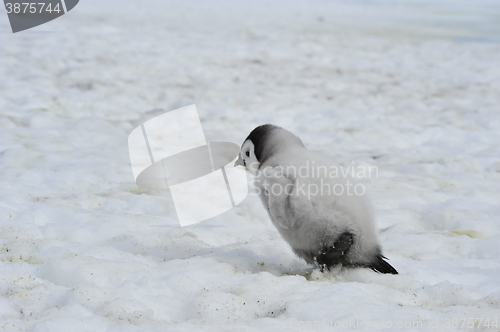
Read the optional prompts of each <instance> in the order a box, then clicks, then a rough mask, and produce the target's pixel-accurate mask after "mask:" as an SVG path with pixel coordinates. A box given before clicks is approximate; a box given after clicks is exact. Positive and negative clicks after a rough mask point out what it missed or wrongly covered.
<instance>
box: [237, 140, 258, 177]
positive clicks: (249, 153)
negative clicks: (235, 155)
mask: <svg viewBox="0 0 500 332" xmlns="http://www.w3.org/2000/svg"><path fill="white" fill-rule="evenodd" d="M240 153H241V159H243V162H244V164H245V167H246V168H247V169H248V170H249V171H250V172H251V173H252V174H256V173H257V170H258V169H259V166H260V163H259V161H258V160H257V157H255V152H254V146H253V143H252V141H245V143H243V145H242V146H241V151H240Z"/></svg>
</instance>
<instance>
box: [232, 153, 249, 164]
mask: <svg viewBox="0 0 500 332" xmlns="http://www.w3.org/2000/svg"><path fill="white" fill-rule="evenodd" d="M236 166H246V165H245V161H244V160H243V158H241V153H239V154H238V160H236V162H235V163H234V167H236Z"/></svg>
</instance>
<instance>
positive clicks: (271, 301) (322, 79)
mask: <svg viewBox="0 0 500 332" xmlns="http://www.w3.org/2000/svg"><path fill="white" fill-rule="evenodd" d="M0 16H2V15H0ZM499 37H500V5H499V4H498V3H495V2H494V1H474V2H468V1H461V0H457V1H439V2H437V1H423V0H422V1H416V0H414V1H401V2H399V1H389V0H384V1H354V2H347V1H326V0H325V1H323V0H314V1H298V0H294V1H284V0H283V1H273V2H270V1H260V0H259V1H247V2H244V1H225V2H210V3H209V2H202V1H189V2H188V1H162V0H149V1H131V0H127V1H125V0H106V1H97V0H82V1H81V2H80V4H79V5H78V6H77V7H76V8H75V9H74V10H73V11H71V12H70V13H69V14H67V15H65V16H63V17H61V18H59V19H57V20H55V21H53V22H50V23H48V24H45V25H43V26H40V27H37V28H35V29H32V30H28V31H25V32H21V33H18V34H12V33H11V32H10V27H9V26H8V20H7V17H6V15H5V16H4V17H1V18H0V128H1V129H0V330H6V331H17V330H20V331H28V330H33V331H148V330H151V331H165V330H175V331H192V330H211V331H215V330H227V331H234V330H263V331H279V330H283V331H284V330H297V329H308V327H314V324H316V329H318V324H320V323H321V324H322V325H321V327H322V328H324V329H325V330H342V329H359V330H362V329H366V330H370V329H371V328H378V329H386V328H390V327H391V326H392V328H397V327H403V328H405V329H406V330H412V329H419V328H420V327H421V329H424V330H435V331H437V330H438V328H439V329H441V330H443V329H451V330H456V329H462V328H463V329H464V330H474V331H480V330H497V331H498V330H499V328H498V327H490V329H488V328H487V325H486V324H485V323H488V324H490V325H491V324H494V322H496V323H497V324H500V322H498V321H497V318H499V317H498V316H499V312H500V283H499V278H500V130H499V128H500V106H499V105H500V38H499ZM193 103H195V104H196V105H197V107H198V111H199V113H200V116H201V119H202V124H203V128H204V130H205V133H206V136H207V139H208V140H209V141H229V142H235V143H238V144H240V143H241V142H242V140H243V139H244V138H245V137H246V135H247V134H248V133H249V132H250V130H251V129H253V128H254V127H255V126H257V125H259V124H263V123H274V124H277V125H281V126H283V127H285V128H287V129H289V130H291V131H292V132H294V133H296V134H297V135H299V136H300V137H301V138H302V140H303V141H304V143H305V144H306V145H307V146H308V147H309V148H311V149H314V150H318V151H322V152H323V153H325V154H328V155H331V156H332V157H333V158H335V159H336V160H337V161H338V162H339V163H342V164H344V165H365V166H367V165H371V166H376V167H378V170H379V173H378V177H372V178H370V179H365V181H364V183H365V184H366V186H367V187H368V188H369V189H370V190H371V193H372V197H373V201H374V204H375V207H376V215H377V225H378V228H379V230H380V237H381V239H382V241H383V247H384V253H385V255H386V256H387V257H389V259H390V263H391V264H392V265H393V266H394V267H395V268H396V269H397V270H398V271H399V273H400V274H399V275H395V276H393V275H380V274H376V273H374V272H372V271H370V270H367V269H354V270H340V271H339V270H336V271H333V272H331V273H327V274H321V273H320V272H318V271H317V270H313V269H312V268H311V267H310V266H307V265H306V264H305V263H304V262H303V261H301V260H300V259H298V258H297V257H295V256H294V255H293V253H292V251H291V249H290V248H289V247H288V245H287V244H286V243H285V241H284V240H282V239H281V238H280V236H279V234H278V233H277V231H276V230H275V229H274V227H273V226H272V224H271V222H270V220H269V219H268V217H267V214H266V212H265V211H264V209H263V208H262V207H261V204H260V201H259V200H258V199H257V197H255V196H251V195H250V196H248V198H247V199H246V200H245V201H244V202H243V203H242V204H240V205H239V206H238V207H237V208H235V209H233V210H231V211H229V212H227V213H225V214H223V215H221V216H219V217H216V218H214V219H212V220H209V221H205V222H202V223H199V224H196V225H194V226H189V227H185V228H180V227H179V225H178V223H177V221H176V219H175V210H174V207H173V205H172V203H171V201H169V200H168V199H167V196H166V193H162V192H159V191H153V190H144V189H141V188H139V187H137V186H136V184H135V183H134V182H133V177H132V172H131V168H130V161H129V156H128V148H127V136H128V134H129V133H130V132H131V130H132V129H134V128H135V127H136V126H137V125H138V124H139V123H141V122H142V121H145V120H147V119H150V118H152V117H154V116H155V115H158V114H161V113H162V112H164V111H168V110H173V109H176V108H179V107H182V106H186V105H190V104H193ZM467 319H469V320H467ZM420 324H421V325H420ZM370 325H371V326H370ZM370 327H371V328H370Z"/></svg>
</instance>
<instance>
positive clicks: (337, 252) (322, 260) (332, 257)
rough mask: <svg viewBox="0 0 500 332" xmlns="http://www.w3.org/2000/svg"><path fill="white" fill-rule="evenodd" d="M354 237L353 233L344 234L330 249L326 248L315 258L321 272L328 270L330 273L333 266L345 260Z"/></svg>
mask: <svg viewBox="0 0 500 332" xmlns="http://www.w3.org/2000/svg"><path fill="white" fill-rule="evenodd" d="M352 242H353V235H352V234H351V233H348V232H345V233H342V234H341V235H340V236H339V238H338V239H337V241H335V243H334V244H333V246H330V247H324V248H323V249H322V250H321V251H320V253H319V254H318V255H317V256H316V257H315V261H316V264H317V265H318V267H319V269H320V271H321V272H323V271H324V270H325V268H326V269H328V271H330V267H331V266H335V265H337V264H340V263H342V262H343V260H344V256H345V254H346V253H347V251H348V250H349V248H350V247H351V245H352Z"/></svg>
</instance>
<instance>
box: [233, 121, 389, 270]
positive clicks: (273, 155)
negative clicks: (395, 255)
mask: <svg viewBox="0 0 500 332" xmlns="http://www.w3.org/2000/svg"><path fill="white" fill-rule="evenodd" d="M237 165H242V166H245V167H246V168H248V169H249V170H250V172H252V173H253V174H254V175H255V177H254V182H253V186H254V188H255V189H256V191H257V193H258V194H259V196H260V199H261V200H262V203H263V205H264V207H265V208H266V209H267V211H268V213H269V217H270V218H271V221H272V222H273V224H274V226H275V227H276V228H277V229H278V231H279V233H280V234H281V236H282V237H283V238H284V239H285V240H286V241H287V242H288V243H289V244H290V246H291V247H292V250H293V252H294V253H295V254H296V255H297V256H299V257H301V258H303V259H304V260H305V261H306V262H307V263H308V264H313V265H316V266H318V267H319V268H320V269H321V271H323V270H324V269H325V268H326V269H328V270H329V269H330V267H332V266H336V265H338V264H342V265H343V266H347V267H368V268H371V269H372V270H374V271H376V272H381V273H391V274H397V273H398V272H397V271H396V270H395V269H394V268H393V267H392V266H391V265H390V264H389V263H388V262H387V261H386V260H385V259H386V258H385V257H384V256H383V255H382V251H381V246H380V242H379V239H378V236H377V233H376V230H375V225H374V217H373V211H372V206H371V203H370V200H369V198H368V197H367V195H366V194H365V195H348V194H347V190H345V189H346V188H347V187H348V186H349V183H351V186H353V185H355V184H356V181H355V180H354V179H352V178H350V177H349V176H348V175H345V174H343V173H342V172H340V171H339V172H337V173H336V174H337V176H331V173H329V172H330V170H332V169H333V168H332V167H336V168H337V170H340V169H341V168H340V166H339V165H337V164H335V163H333V162H332V161H331V160H329V158H327V157H325V156H323V155H321V154H318V153H315V152H312V151H309V150H308V149H306V147H305V146H304V144H303V143H302V141H301V140H300V139H299V138H298V137H297V136H295V135H294V134H292V133H291V132H289V131H287V130H285V129H283V128H281V127H278V126H274V125H269V124H267V125H262V126H259V127H257V128H255V129H254V130H253V131H252V132H251V133H250V135H248V137H247V138H246V139H245V141H244V142H243V144H242V147H241V151H240V155H239V158H238V161H237V162H236V164H235V166H237ZM325 168H326V169H327V172H322V170H324V169H325ZM300 170H302V172H301V171H300ZM315 170H317V172H315ZM304 173H306V174H304ZM315 173H317V174H315ZM339 186H340V187H342V188H344V190H343V193H339V192H340V190H333V188H337V189H338V188H340V187H339ZM280 188H281V190H280ZM304 188H305V190H304ZM313 188H318V190H315V192H314V193H313V190H312V189H313ZM320 188H323V190H319V189H320ZM328 188H329V189H328ZM327 189H328V190H327ZM351 189H352V187H351Z"/></svg>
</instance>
